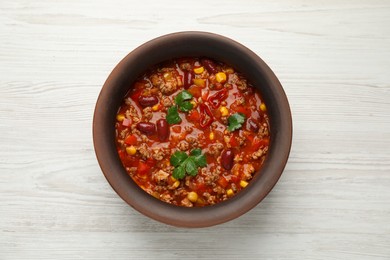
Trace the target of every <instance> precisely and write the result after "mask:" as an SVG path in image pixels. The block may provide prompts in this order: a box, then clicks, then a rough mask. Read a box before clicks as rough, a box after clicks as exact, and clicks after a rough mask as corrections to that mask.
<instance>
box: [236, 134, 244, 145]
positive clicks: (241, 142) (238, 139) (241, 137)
mask: <svg viewBox="0 0 390 260" xmlns="http://www.w3.org/2000/svg"><path fill="white" fill-rule="evenodd" d="M236 140H237V141H238V143H239V144H240V146H243V145H245V141H246V139H245V137H243V136H238V137H236Z"/></svg>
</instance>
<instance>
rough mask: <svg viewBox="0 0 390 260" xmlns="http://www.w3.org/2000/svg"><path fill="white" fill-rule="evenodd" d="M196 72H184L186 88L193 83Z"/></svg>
mask: <svg viewBox="0 0 390 260" xmlns="http://www.w3.org/2000/svg"><path fill="white" fill-rule="evenodd" d="M193 79H194V74H193V73H192V72H191V71H185V72H184V88H189V87H190V86H191V85H192V80H193Z"/></svg>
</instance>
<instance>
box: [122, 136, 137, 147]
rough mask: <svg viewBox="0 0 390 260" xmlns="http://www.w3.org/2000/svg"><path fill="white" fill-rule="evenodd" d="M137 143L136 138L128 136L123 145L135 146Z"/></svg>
mask: <svg viewBox="0 0 390 260" xmlns="http://www.w3.org/2000/svg"><path fill="white" fill-rule="evenodd" d="M137 142H138V140H137V137H136V136H135V135H129V136H128V137H126V139H125V144H129V145H136V144H137Z"/></svg>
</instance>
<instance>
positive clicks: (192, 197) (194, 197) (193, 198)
mask: <svg viewBox="0 0 390 260" xmlns="http://www.w3.org/2000/svg"><path fill="white" fill-rule="evenodd" d="M187 198H188V199H189V200H190V201H191V202H196V201H197V200H198V194H197V193H196V192H195V191H191V192H190V193H188V195H187Z"/></svg>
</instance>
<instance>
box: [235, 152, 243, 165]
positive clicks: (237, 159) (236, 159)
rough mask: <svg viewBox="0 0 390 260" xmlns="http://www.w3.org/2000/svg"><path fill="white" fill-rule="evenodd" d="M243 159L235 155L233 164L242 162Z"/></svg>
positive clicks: (239, 155) (240, 155)
mask: <svg viewBox="0 0 390 260" xmlns="http://www.w3.org/2000/svg"><path fill="white" fill-rule="evenodd" d="M243 159H244V158H243V156H242V154H241V153H240V154H236V156H234V162H235V163H238V162H242V160H243Z"/></svg>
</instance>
